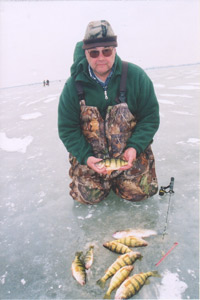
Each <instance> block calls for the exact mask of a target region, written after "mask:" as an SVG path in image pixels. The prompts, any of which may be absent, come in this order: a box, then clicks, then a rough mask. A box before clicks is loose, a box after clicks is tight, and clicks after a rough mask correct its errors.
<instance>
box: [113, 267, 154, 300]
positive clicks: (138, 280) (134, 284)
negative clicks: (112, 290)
mask: <svg viewBox="0 0 200 300" xmlns="http://www.w3.org/2000/svg"><path fill="white" fill-rule="evenodd" d="M150 276H155V277H160V276H159V274H158V272H157V271H150V272H146V273H140V274H135V275H133V276H131V277H128V278H127V279H126V280H125V281H124V282H123V283H122V284H121V286H120V287H119V288H118V290H117V292H116V295H115V299H118V300H120V299H127V298H130V297H131V296H134V295H135V294H136V293H137V292H138V291H139V290H140V289H141V288H142V287H143V285H144V283H145V281H146V280H147V278H148V277H150Z"/></svg>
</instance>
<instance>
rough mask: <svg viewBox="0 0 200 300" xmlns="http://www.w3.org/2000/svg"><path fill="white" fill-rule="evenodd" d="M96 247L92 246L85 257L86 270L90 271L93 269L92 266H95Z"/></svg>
mask: <svg viewBox="0 0 200 300" xmlns="http://www.w3.org/2000/svg"><path fill="white" fill-rule="evenodd" d="M93 249H94V246H90V247H89V250H88V251H87V252H86V254H85V257H84V263H85V268H86V269H89V268H90V267H91V265H92V264H93V260H94V254H93V251H94V250H93Z"/></svg>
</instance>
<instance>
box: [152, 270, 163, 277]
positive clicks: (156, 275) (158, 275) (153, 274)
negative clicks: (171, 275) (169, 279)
mask: <svg viewBox="0 0 200 300" xmlns="http://www.w3.org/2000/svg"><path fill="white" fill-rule="evenodd" d="M151 273H152V276H154V277H161V275H160V274H159V273H158V271H152V272H151Z"/></svg>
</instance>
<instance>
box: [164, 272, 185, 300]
mask: <svg viewBox="0 0 200 300" xmlns="http://www.w3.org/2000/svg"><path fill="white" fill-rule="evenodd" d="M187 287H188V286H187V284H186V283H185V282H184V281H181V280H180V279H179V275H178V273H171V272H169V271H166V272H165V274H164V276H163V278H162V282H161V286H160V295H159V299H182V296H181V295H182V294H183V293H184V292H185V290H186V289H187Z"/></svg>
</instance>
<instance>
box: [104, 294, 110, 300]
mask: <svg viewBox="0 0 200 300" xmlns="http://www.w3.org/2000/svg"><path fill="white" fill-rule="evenodd" d="M103 299H111V296H110V294H108V293H106V294H105V295H104V297H103Z"/></svg>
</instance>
